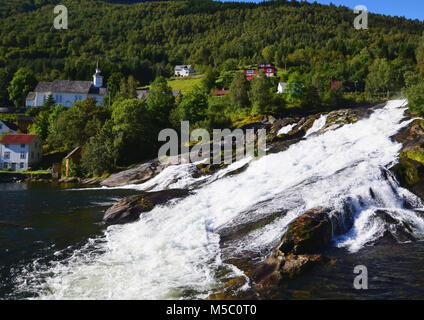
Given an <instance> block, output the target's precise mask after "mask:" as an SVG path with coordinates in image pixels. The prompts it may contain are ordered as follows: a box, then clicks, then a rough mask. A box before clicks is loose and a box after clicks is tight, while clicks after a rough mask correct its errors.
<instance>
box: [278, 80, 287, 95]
mask: <svg viewBox="0 0 424 320" xmlns="http://www.w3.org/2000/svg"><path fill="white" fill-rule="evenodd" d="M286 87H287V82H280V83H278V88H277V92H278V93H284V90H286Z"/></svg>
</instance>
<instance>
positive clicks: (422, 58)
mask: <svg viewBox="0 0 424 320" xmlns="http://www.w3.org/2000/svg"><path fill="white" fill-rule="evenodd" d="M416 56H417V64H418V70H419V71H420V73H421V75H423V76H424V35H423V36H422V38H421V41H420V44H419V46H418V49H417V53H416Z"/></svg>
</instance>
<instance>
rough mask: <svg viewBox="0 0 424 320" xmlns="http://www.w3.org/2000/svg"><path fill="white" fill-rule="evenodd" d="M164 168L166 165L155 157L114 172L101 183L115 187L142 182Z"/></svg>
mask: <svg viewBox="0 0 424 320" xmlns="http://www.w3.org/2000/svg"><path fill="white" fill-rule="evenodd" d="M164 168H165V167H164V165H163V164H161V163H160V161H159V160H158V159H154V160H151V161H147V162H144V163H142V164H139V165H136V166H134V167H133V168H131V169H128V170H124V171H121V172H118V173H114V174H112V175H111V176H110V177H109V178H107V179H105V180H103V181H102V182H101V185H102V186H105V187H115V186H120V185H124V184H140V183H143V182H145V181H147V180H149V179H151V178H153V177H154V176H156V175H157V174H159V173H160V172H161V171H162V170H163V169H164Z"/></svg>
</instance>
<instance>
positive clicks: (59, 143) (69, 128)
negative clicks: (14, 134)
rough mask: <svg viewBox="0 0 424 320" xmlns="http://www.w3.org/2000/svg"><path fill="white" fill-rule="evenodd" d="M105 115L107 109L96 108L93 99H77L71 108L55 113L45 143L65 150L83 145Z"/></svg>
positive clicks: (93, 133)
mask: <svg viewBox="0 0 424 320" xmlns="http://www.w3.org/2000/svg"><path fill="white" fill-rule="evenodd" d="M62 111H63V109H62ZM107 117H108V114H107V110H105V109H101V108H98V107H97V106H96V101H95V100H94V99H91V98H90V99H86V100H83V101H77V102H76V103H75V105H74V106H73V107H72V108H69V109H67V110H66V111H64V112H60V113H59V114H58V115H57V118H56V119H55V120H54V122H53V123H52V124H51V125H50V130H49V135H48V137H47V143H48V144H49V145H51V146H53V147H55V148H64V149H65V150H67V151H69V150H72V149H74V148H76V147H80V146H83V145H84V144H85V143H86V142H87V140H88V139H89V138H90V137H91V136H93V135H95V134H96V132H97V130H98V129H99V127H101V126H102V123H103V122H104V121H105V120H106V119H107Z"/></svg>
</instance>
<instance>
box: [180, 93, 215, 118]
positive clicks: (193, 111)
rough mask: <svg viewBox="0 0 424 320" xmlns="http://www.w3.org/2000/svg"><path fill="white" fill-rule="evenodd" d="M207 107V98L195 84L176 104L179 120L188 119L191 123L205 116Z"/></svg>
mask: <svg viewBox="0 0 424 320" xmlns="http://www.w3.org/2000/svg"><path fill="white" fill-rule="evenodd" d="M207 109H208V98H207V96H206V95H205V94H204V92H203V91H202V90H201V89H200V87H198V86H195V87H194V88H193V89H192V90H191V91H190V92H189V93H187V94H185V95H184V96H183V99H182V101H181V103H180V104H179V105H178V115H179V119H180V120H181V121H183V120H186V121H190V122H191V123H192V124H194V123H196V122H198V121H201V120H203V119H204V118H205V113H206V110H207Z"/></svg>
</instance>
